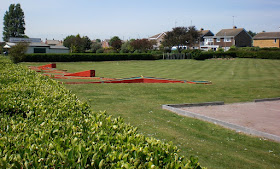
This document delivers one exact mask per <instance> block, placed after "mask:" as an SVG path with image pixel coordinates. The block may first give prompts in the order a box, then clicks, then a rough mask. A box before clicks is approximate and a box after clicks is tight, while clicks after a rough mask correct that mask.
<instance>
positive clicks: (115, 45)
mask: <svg viewBox="0 0 280 169" xmlns="http://www.w3.org/2000/svg"><path fill="white" fill-rule="evenodd" d="M109 45H110V46H112V47H113V48H114V49H115V50H119V49H120V48H121V47H122V41H121V39H120V38H119V37H118V36H114V37H112V38H111V39H110V41H109Z"/></svg>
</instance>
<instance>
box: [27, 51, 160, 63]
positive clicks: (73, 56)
mask: <svg viewBox="0 0 280 169" xmlns="http://www.w3.org/2000/svg"><path fill="white" fill-rule="evenodd" d="M160 58H161V55H157V54H133V53H123V54H121V53H107V54H106V53H104V54H103V53H100V54H93V53H70V54H26V55H25V57H24V58H23V60H22V62H77V61H116V60H157V59H160Z"/></svg>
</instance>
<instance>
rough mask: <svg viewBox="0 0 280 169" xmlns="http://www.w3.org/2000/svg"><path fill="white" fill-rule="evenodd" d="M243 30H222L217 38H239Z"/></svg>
mask: <svg viewBox="0 0 280 169" xmlns="http://www.w3.org/2000/svg"><path fill="white" fill-rule="evenodd" d="M243 30H244V29H243V28H233V29H222V30H220V32H218V33H217V34H216V36H237V35H238V34H239V33H240V32H242V31H243Z"/></svg>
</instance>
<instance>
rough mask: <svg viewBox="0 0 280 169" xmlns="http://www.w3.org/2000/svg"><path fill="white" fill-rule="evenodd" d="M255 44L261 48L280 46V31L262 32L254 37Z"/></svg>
mask: <svg viewBox="0 0 280 169" xmlns="http://www.w3.org/2000/svg"><path fill="white" fill-rule="evenodd" d="M253 46H256V47H260V48H272V47H276V48H280V32H261V33H258V34H257V35H256V36H254V38H253Z"/></svg>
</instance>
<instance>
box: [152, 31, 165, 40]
mask: <svg viewBox="0 0 280 169" xmlns="http://www.w3.org/2000/svg"><path fill="white" fill-rule="evenodd" d="M162 35H166V33H165V32H162V33H159V34H156V35H154V36H151V37H149V39H158V38H160V37H161V36H162Z"/></svg>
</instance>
